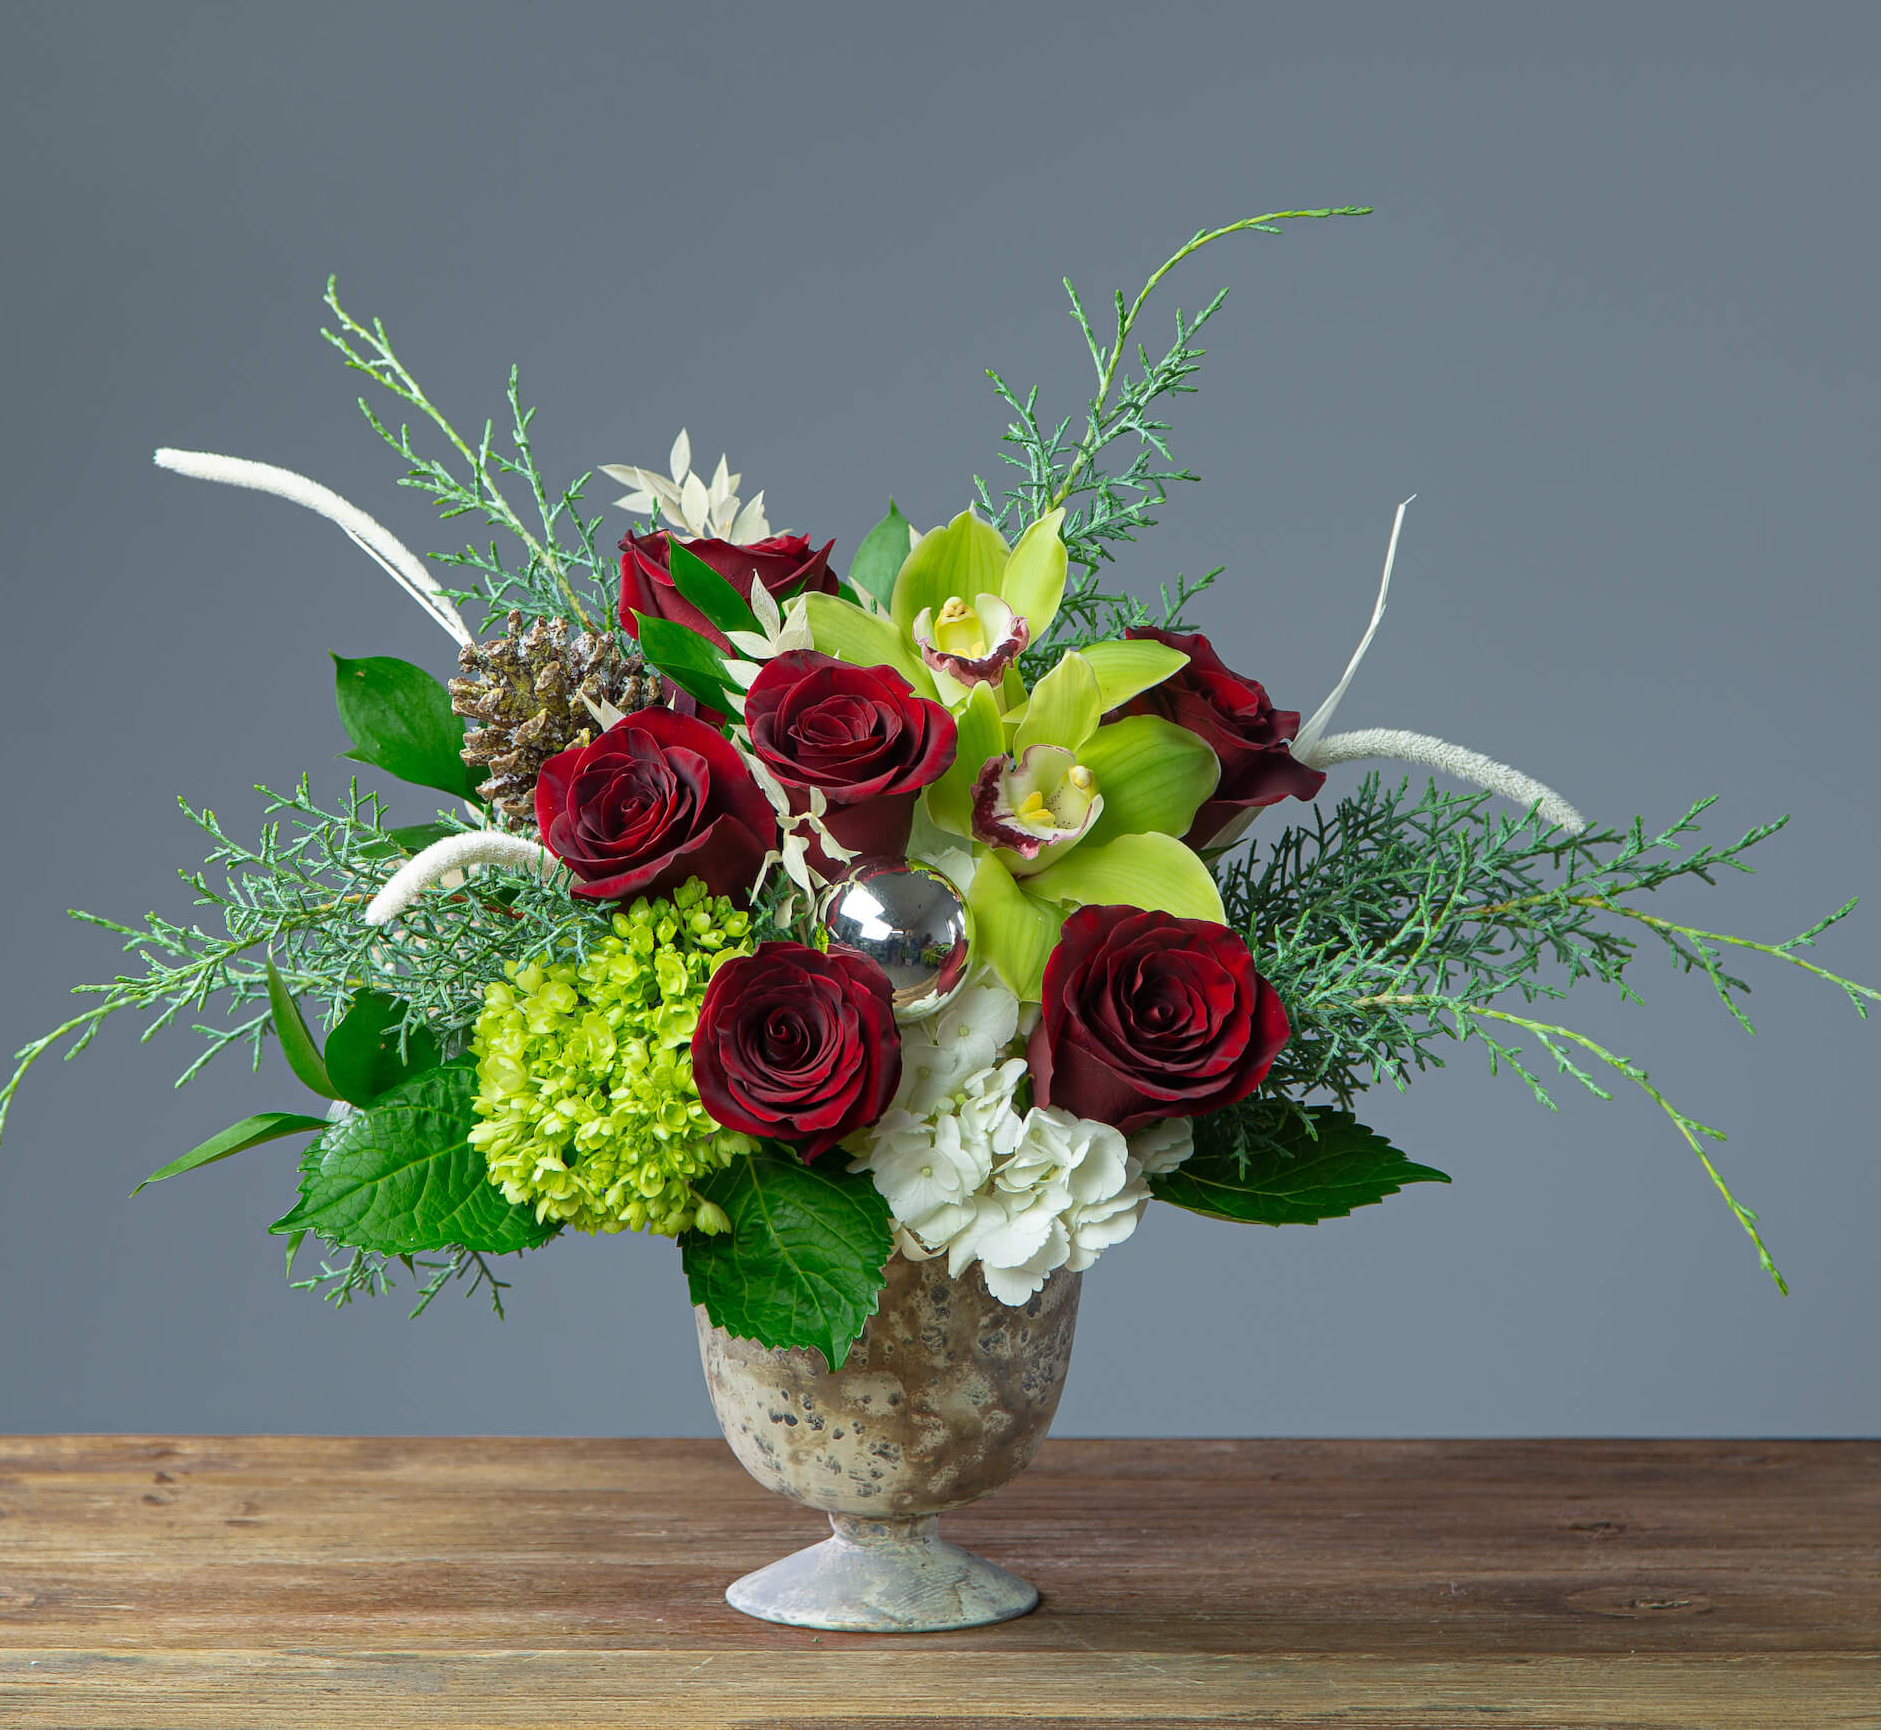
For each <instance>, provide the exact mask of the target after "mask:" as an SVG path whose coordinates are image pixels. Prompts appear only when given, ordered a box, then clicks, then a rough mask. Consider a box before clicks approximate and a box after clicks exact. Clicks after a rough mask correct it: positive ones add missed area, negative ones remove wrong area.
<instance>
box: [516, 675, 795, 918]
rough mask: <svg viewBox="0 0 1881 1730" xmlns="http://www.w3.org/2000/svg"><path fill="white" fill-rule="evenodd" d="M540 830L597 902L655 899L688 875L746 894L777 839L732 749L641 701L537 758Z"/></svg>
mask: <svg viewBox="0 0 1881 1730" xmlns="http://www.w3.org/2000/svg"><path fill="white" fill-rule="evenodd" d="M536 826H537V827H538V828H539V829H540V830H541V832H542V845H543V846H545V847H546V848H548V850H549V851H550V852H551V853H553V854H554V855H555V857H556V858H558V859H559V860H561V862H562V863H563V864H564V865H566V866H567V867H568V868H569V870H571V871H572V872H574V874H575V875H576V876H577V877H578V878H580V879H581V881H580V882H578V883H577V884H576V885H575V893H576V894H577V895H585V896H587V897H588V898H589V899H590V900H594V901H624V900H626V899H627V897H628V896H630V895H658V894H661V893H663V892H664V891H666V890H668V889H676V888H678V887H679V885H680V884H682V883H684V882H685V881H686V879H687V878H688V877H699V878H703V879H704V881H705V885H706V887H707V888H708V889H710V890H711V891H712V893H713V894H714V895H738V896H743V895H745V894H747V893H748V892H749V891H750V888H751V885H752V882H753V880H754V879H755V878H756V877H757V874H758V868H759V867H760V866H761V865H762V864H763V863H764V855H765V853H766V852H767V851H769V849H770V848H771V847H772V845H773V844H774V843H775V841H776V837H777V820H776V818H775V817H774V816H773V815H772V813H771V804H770V801H769V800H768V799H766V798H765V797H764V793H763V791H762V789H760V788H759V786H758V784H757V782H755V781H754V780H752V778H751V771H750V770H749V769H747V768H746V767H745V765H744V762H743V759H741V758H740V757H739V755H738V753H737V752H736V751H734V750H733V749H732V747H731V746H730V745H729V744H728V743H727V742H726V741H725V739H724V737H723V736H722V735H721V734H719V733H718V732H716V731H715V730H714V729H712V728H711V727H708V726H707V725H706V724H705V723H704V722H703V721H700V720H696V719H694V718H693V717H692V716H690V715H675V714H674V713H673V712H672V711H671V710H670V709H637V710H635V711H634V713H633V714H631V715H628V716H626V717H624V718H623V719H622V720H619V721H616V722H615V723H614V725H613V726H611V727H610V728H608V730H607V731H606V732H605V733H603V734H602V735H601V736H600V738H598V739H596V740H595V742H594V743H593V744H592V745H578V746H576V747H575V748H574V749H573V750H569V751H563V752H560V753H558V754H557V755H556V756H553V757H551V758H550V759H549V760H548V761H547V762H546V763H544V764H543V765H542V773H541V777H540V778H539V779H538V780H537V782H536Z"/></svg>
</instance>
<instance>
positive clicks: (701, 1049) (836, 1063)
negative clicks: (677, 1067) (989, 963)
mask: <svg viewBox="0 0 1881 1730" xmlns="http://www.w3.org/2000/svg"><path fill="white" fill-rule="evenodd" d="M692 1079H693V1081H694V1083H695V1084H696V1085H697V1086H698V1089H699V1099H700V1101H701V1103H702V1104H703V1105H704V1106H705V1109H706V1110H707V1111H709V1112H710V1113H711V1114H712V1115H713V1117H715V1118H717V1119H718V1121H719V1122H720V1123H722V1124H724V1125H725V1127H726V1128H727V1129H737V1130H742V1131H743V1132H744V1133H745V1134H746V1135H762V1136H769V1137H771V1138H772V1139H774V1140H777V1141H789V1142H795V1143H796V1144H797V1151H798V1153H800V1154H801V1155H802V1156H803V1157H804V1158H805V1159H815V1158H816V1156H817V1155H818V1154H819V1153H823V1152H825V1151H826V1150H827V1149H829V1148H832V1147H834V1146H835V1145H836V1143H837V1142H839V1141H841V1140H842V1138H843V1137H844V1136H845V1135H848V1134H849V1133H850V1131H852V1130H857V1129H863V1128H866V1127H867V1126H868V1125H869V1124H871V1123H873V1122H875V1120H876V1119H877V1118H878V1117H880V1116H881V1115H882V1113H883V1112H885V1111H886V1110H887V1109H888V1106H889V1102H890V1101H891V1100H892V1099H893V1098H894V1097H895V1087H896V1084H897V1083H898V1082H899V1081H900V1080H901V1034H900V1032H899V1030H898V1029H897V1028H896V1026H895V1015H894V1009H893V1006H892V1003H891V1000H890V995H889V984H888V975H887V974H885V973H884V972H883V971H882V970H881V968H879V967H877V966H876V965H875V963H874V962H873V961H866V960H864V959H863V958H862V957H861V956H859V955H848V954H843V953H841V952H837V953H833V954H829V955H824V954H822V953H821V952H820V951H818V950H815V949H809V948H806V947H805V946H804V945H803V944H801V943H760V944H759V945H758V948H757V953H756V954H755V955H741V956H740V957H738V959H737V960H735V961H728V962H726V963H725V965H724V966H723V967H721V968H720V969H719V970H718V971H717V972H716V973H714V974H713V975H712V982H711V984H709V985H708V986H706V988H705V1000H704V1001H703V1002H702V1003H701V1004H700V1005H699V1025H698V1027H697V1028H696V1029H695V1030H694V1032H693V1035H692Z"/></svg>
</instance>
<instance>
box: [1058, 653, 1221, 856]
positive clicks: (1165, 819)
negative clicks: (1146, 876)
mask: <svg viewBox="0 0 1881 1730" xmlns="http://www.w3.org/2000/svg"><path fill="white" fill-rule="evenodd" d="M1041 683H1042V681H1041ZM1078 761H1079V762H1081V763H1082V764H1083V765H1084V766H1085V767H1086V768H1087V769H1089V770H1090V771H1091V773H1092V774H1093V775H1095V776H1096V777H1097V790H1098V792H1100V793H1101V794H1103V796H1104V809H1103V811H1102V812H1101V813H1100V814H1099V816H1098V819H1097V821H1096V822H1095V823H1093V824H1092V825H1091V832H1090V833H1089V834H1088V835H1086V836H1085V838H1084V840H1083V843H1082V845H1083V846H1086V847H1091V846H1101V845H1102V844H1103V843H1104V842H1106V841H1114V840H1116V839H1117V837H1118V836H1120V835H1138V834H1143V833H1146V832H1148V831H1152V830H1154V831H1156V832H1159V833H1161V834H1164V835H1185V834H1187V833H1188V829H1189V825H1190V824H1191V823H1193V822H1194V821H1195V813H1196V812H1197V811H1199V810H1200V809H1201V808H1202V803H1203V801H1204V800H1206V799H1207V798H1208V797H1209V795H1210V794H1212V793H1213V792H1214V791H1215V783H1216V782H1217V781H1219V780H1220V779H1221V761H1220V759H1219V758H1218V757H1216V755H1215V753H1214V752H1213V750H1211V749H1210V748H1209V745H1208V742H1207V741H1206V740H1205V739H1199V738H1197V737H1196V736H1195V734H1193V733H1191V732H1190V731H1189V730H1188V728H1187V727H1178V726H1177V725H1176V724H1175V723H1174V722H1173V721H1165V720H1163V719H1162V717H1161V716H1160V715H1131V716H1128V717H1127V718H1125V719H1124V720H1121V721H1113V722H1111V724H1110V725H1109V726H1108V727H1099V728H1098V729H1097V731H1096V733H1094V734H1093V735H1092V736H1091V737H1090V738H1089V739H1087V740H1086V741H1085V743H1084V744H1083V746H1082V747H1081V748H1080V749H1079V751H1078Z"/></svg>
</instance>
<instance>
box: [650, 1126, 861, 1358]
mask: <svg viewBox="0 0 1881 1730" xmlns="http://www.w3.org/2000/svg"><path fill="white" fill-rule="evenodd" d="M693 1187H694V1188H695V1189H696V1190H697V1191H698V1192H699V1194H701V1195H702V1196H704V1197H705V1198H706V1199H707V1200H708V1201H713V1202H716V1203H717V1204H718V1205H719V1206H720V1207H722V1208H723V1209H724V1210H725V1212H726V1214H727V1216H728V1217H729V1218H730V1220H731V1222H732V1229H731V1230H730V1232H728V1233H722V1234H720V1235H718V1236H716V1237H706V1236H704V1235H703V1234H701V1233H699V1232H696V1231H695V1232H688V1233H687V1234H686V1237H685V1238H684V1240H683V1243H682V1258H683V1260H684V1263H685V1268H686V1283H687V1285H688V1286H689V1287H690V1288H691V1291H692V1301H693V1302H694V1303H695V1304H701V1305H703V1306H704V1308H705V1313H706V1314H707V1315H708V1316H709V1317H710V1318H711V1320H712V1322H713V1325H714V1326H716V1327H721V1328H723V1329H724V1330H725V1331H726V1332H727V1333H729V1334H733V1335H736V1336H737V1337H738V1338H739V1339H747V1340H756V1341H757V1342H758V1344H760V1345H764V1346H773V1347H775V1346H803V1347H805V1348H809V1349H814V1350H816V1351H820V1352H821V1353H822V1354H823V1358H824V1361H825V1362H826V1363H828V1364H829V1366H830V1367H831V1368H832V1369H840V1368H841V1367H842V1363H843V1360H844V1359H845V1358H847V1357H848V1356H849V1347H850V1346H851V1345H852V1344H853V1343H854V1341H855V1338H856V1336H857V1335H858V1334H859V1333H861V1332H862V1327H863V1324H864V1323H865V1322H866V1321H867V1320H868V1319H869V1317H870V1316H872V1315H874V1314H875V1306H876V1304H877V1302H878V1301H879V1298H880V1294H881V1290H882V1285H883V1279H884V1276H883V1273H882V1269H883V1266H884V1264H885V1263H886V1262H887V1260H888V1257H889V1253H890V1251H891V1250H892V1249H893V1248H894V1239H893V1237H892V1236H891V1235H890V1233H889V1229H888V1203H887V1202H886V1201H884V1200H883V1199H882V1197H881V1196H880V1195H879V1194H878V1193H877V1191H876V1188H875V1185H874V1184H873V1183H871V1182H870V1181H869V1178H868V1177H867V1175H866V1174H854V1173H850V1172H848V1171H845V1170H844V1169H843V1166H842V1159H841V1155H840V1153H835V1154H830V1155H827V1156H825V1158H824V1159H823V1160H821V1161H820V1162H818V1163H817V1164H815V1165H805V1164H804V1163H803V1161H802V1160H800V1159H798V1158H797V1157H796V1155H794V1154H789V1153H783V1154H773V1153H758V1154H751V1155H747V1156H745V1157H742V1158H739V1159H736V1160H734V1161H733V1162H732V1163H731V1165H729V1166H728V1167H726V1169H725V1170H723V1171H721V1172H717V1173H715V1174H714V1175H713V1176H712V1177H710V1178H708V1179H706V1180H705V1181H703V1182H701V1183H696V1184H694V1185H693Z"/></svg>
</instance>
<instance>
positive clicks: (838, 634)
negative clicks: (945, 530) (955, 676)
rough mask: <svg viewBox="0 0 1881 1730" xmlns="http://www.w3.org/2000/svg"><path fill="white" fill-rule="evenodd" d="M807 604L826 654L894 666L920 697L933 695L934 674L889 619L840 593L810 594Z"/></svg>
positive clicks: (862, 664)
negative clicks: (867, 611)
mask: <svg viewBox="0 0 1881 1730" xmlns="http://www.w3.org/2000/svg"><path fill="white" fill-rule="evenodd" d="M921 545H922V546H926V545H927V542H926V541H923V542H922V543H921ZM804 603H805V614H804V616H805V617H806V618H807V619H808V621H809V625H810V638H811V641H813V642H814V643H815V644H816V646H817V648H818V649H820V650H821V651H822V652H823V653H824V654H826V655H834V656H835V657H836V658H837V659H838V660H839V661H847V662H848V663H849V664H850V665H851V666H854V667H893V668H894V669H895V671H896V672H898V673H899V674H900V675H901V676H902V677H903V678H904V679H906V680H907V681H908V683H909V684H911V685H912V686H913V687H914V692H915V695H916V696H917V697H928V698H932V697H933V696H934V675H933V674H932V673H930V672H929V671H928V669H927V663H926V662H925V661H923V660H922V659H921V657H920V656H919V655H917V654H916V653H915V652H914V648H913V645H912V644H911V643H910V641H909V639H908V638H907V637H906V636H904V635H903V634H902V633H901V632H900V631H898V630H897V629H896V628H895V627H894V626H893V625H891V624H890V623H889V622H888V620H886V619H883V618H878V617H877V616H876V615H875V614H873V613H865V612H864V611H863V610H862V609H861V608H860V607H858V606H857V605H856V604H855V603H854V602H853V601H845V600H843V599H842V598H841V597H840V596H838V595H818V594H809V595H805V596H804Z"/></svg>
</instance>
